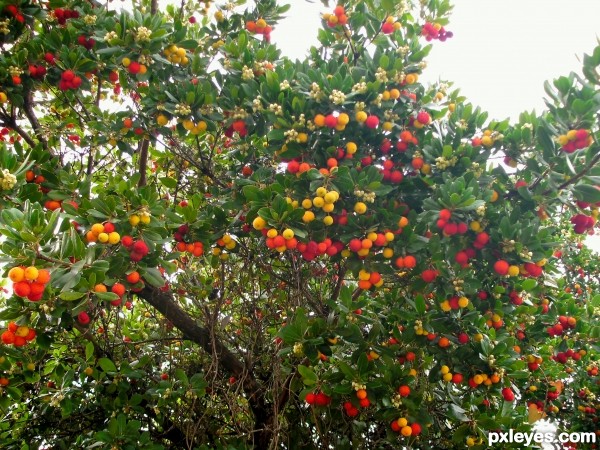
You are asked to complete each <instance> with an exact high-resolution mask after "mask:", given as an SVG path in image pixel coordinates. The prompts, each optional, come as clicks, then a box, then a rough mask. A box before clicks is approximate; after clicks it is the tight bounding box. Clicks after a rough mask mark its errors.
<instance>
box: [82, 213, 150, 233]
mask: <svg viewBox="0 0 600 450" xmlns="http://www.w3.org/2000/svg"><path fill="white" fill-rule="evenodd" d="M139 223H140V216H138V215H137V214H132V215H131V216H129V224H130V225H131V226H132V227H135V226H137V225H138V224H139ZM102 230H103V231H104V227H102ZM93 231H94V227H92V232H93Z"/></svg>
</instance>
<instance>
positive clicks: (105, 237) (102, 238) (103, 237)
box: [98, 232, 108, 244]
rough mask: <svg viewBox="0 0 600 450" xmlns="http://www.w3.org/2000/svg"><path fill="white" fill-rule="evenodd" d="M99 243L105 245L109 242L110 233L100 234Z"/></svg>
mask: <svg viewBox="0 0 600 450" xmlns="http://www.w3.org/2000/svg"><path fill="white" fill-rule="evenodd" d="M98 242H102V243H103V244H105V243H106V242H108V233H104V232H102V233H100V234H99V235H98Z"/></svg>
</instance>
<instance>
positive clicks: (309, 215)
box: [302, 211, 315, 223]
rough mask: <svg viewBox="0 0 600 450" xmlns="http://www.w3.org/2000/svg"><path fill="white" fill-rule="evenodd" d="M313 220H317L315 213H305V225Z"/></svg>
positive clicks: (303, 219)
mask: <svg viewBox="0 0 600 450" xmlns="http://www.w3.org/2000/svg"><path fill="white" fill-rule="evenodd" d="M313 220H315V213H313V212H312V211H305V212H304V215H303V216H302V221H303V222H304V223H309V222H312V221H313Z"/></svg>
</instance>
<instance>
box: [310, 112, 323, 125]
mask: <svg viewBox="0 0 600 450" xmlns="http://www.w3.org/2000/svg"><path fill="white" fill-rule="evenodd" d="M313 121H314V123H315V125H316V126H318V127H324V126H325V116H324V115H323V114H317V115H316V116H315V118H314V120H313Z"/></svg>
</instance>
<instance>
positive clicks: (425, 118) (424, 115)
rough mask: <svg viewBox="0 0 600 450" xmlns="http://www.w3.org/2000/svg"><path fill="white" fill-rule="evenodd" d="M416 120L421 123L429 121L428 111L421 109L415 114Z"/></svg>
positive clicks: (425, 123) (424, 123)
mask: <svg viewBox="0 0 600 450" xmlns="http://www.w3.org/2000/svg"><path fill="white" fill-rule="evenodd" d="M417 120H418V121H419V122H420V123H422V124H423V125H428V124H429V122H431V116H430V115H429V113H428V112H426V111H421V112H420V113H419V114H417Z"/></svg>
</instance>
